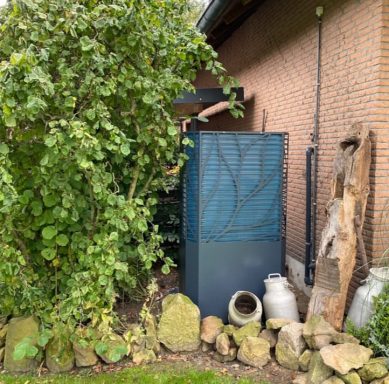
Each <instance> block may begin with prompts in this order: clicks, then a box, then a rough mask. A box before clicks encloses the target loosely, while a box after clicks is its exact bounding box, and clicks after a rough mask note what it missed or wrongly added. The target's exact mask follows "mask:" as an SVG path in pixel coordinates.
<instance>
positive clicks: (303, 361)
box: [299, 349, 313, 372]
mask: <svg viewBox="0 0 389 384" xmlns="http://www.w3.org/2000/svg"><path fill="white" fill-rule="evenodd" d="M312 355H313V351H311V350H310V349H306V350H305V351H304V352H303V353H302V354H301V356H300V357H299V368H300V370H301V371H303V372H308V369H309V363H310V361H311V358H312Z"/></svg>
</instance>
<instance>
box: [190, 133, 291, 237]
mask: <svg viewBox="0 0 389 384" xmlns="http://www.w3.org/2000/svg"><path fill="white" fill-rule="evenodd" d="M187 136H188V137H189V138H190V139H191V140H193V141H194V143H195V146H194V148H189V147H188V148H187V150H186V152H187V154H188V156H189V161H188V162H187V165H186V170H185V174H184V180H183V235H184V238H186V239H188V240H191V241H195V242H200V243H208V242H239V241H279V240H281V238H282V237H283V236H284V230H285V227H284V219H285V214H284V208H285V203H286V198H285V197H286V194H285V192H286V189H285V184H284V181H285V180H286V178H285V176H286V152H287V137H286V136H285V135H284V134H279V133H241V132H239V133H235V132H188V133H187Z"/></svg>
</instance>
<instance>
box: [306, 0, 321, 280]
mask: <svg viewBox="0 0 389 384" xmlns="http://www.w3.org/2000/svg"><path fill="white" fill-rule="evenodd" d="M323 12H324V8H323V7H317V8H316V17H317V67H316V96H315V98H316V103H315V115H314V127H313V133H312V136H311V141H312V146H311V147H310V148H309V150H310V151H311V152H312V161H311V164H312V163H313V164H312V168H311V164H310V165H309V170H310V174H309V179H311V177H312V181H311V180H309V183H310V184H311V187H310V190H309V192H310V193H309V194H311V195H312V197H311V199H308V196H307V199H306V204H307V207H306V208H307V211H309V212H310V215H309V218H308V214H307V215H306V221H307V223H306V231H307V233H306V242H307V243H308V244H309V247H308V245H307V246H306V255H305V271H306V272H305V278H304V280H305V284H306V285H313V272H314V270H315V257H316V227H317V178H318V155H319V153H318V151H319V114H320V91H321V49H322V16H323ZM307 151H308V149H307ZM307 157H308V152H307ZM309 157H311V155H309ZM311 175H312V176H311ZM307 184H308V159H307ZM307 193H308V185H307ZM308 206H309V208H308ZM308 221H311V223H309V222H308ZM308 234H309V241H308ZM308 252H309V253H308Z"/></svg>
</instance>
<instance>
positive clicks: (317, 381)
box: [307, 352, 334, 384]
mask: <svg viewBox="0 0 389 384" xmlns="http://www.w3.org/2000/svg"><path fill="white" fill-rule="evenodd" d="M333 373H334V371H333V370H332V369H331V368H329V367H327V366H326V365H325V364H324V362H323V359H322V358H321V356H320V353H319V352H314V353H313V355H312V357H311V361H310V362H309V368H308V376H307V377H308V383H309V384H322V383H323V381H324V380H327V379H328V378H330V377H331V376H332V375H333Z"/></svg>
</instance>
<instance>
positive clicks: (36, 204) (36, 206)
mask: <svg viewBox="0 0 389 384" xmlns="http://www.w3.org/2000/svg"><path fill="white" fill-rule="evenodd" d="M42 211H43V209H42V203H41V202H40V201H33V202H32V203H31V213H32V214H33V216H40V215H41V214H42Z"/></svg>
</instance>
